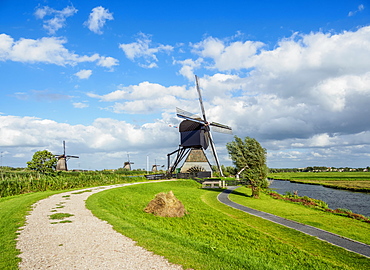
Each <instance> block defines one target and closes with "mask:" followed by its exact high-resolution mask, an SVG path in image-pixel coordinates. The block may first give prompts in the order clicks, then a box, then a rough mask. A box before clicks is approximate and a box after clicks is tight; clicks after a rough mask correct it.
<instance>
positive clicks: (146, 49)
mask: <svg viewBox="0 0 370 270" xmlns="http://www.w3.org/2000/svg"><path fill="white" fill-rule="evenodd" d="M151 43H152V40H151V37H150V36H149V35H146V34H143V33H140V34H139V35H138V38H137V39H136V42H133V43H128V44H120V45H119V48H121V49H122V50H123V52H124V53H125V54H126V57H127V58H128V59H130V60H131V61H134V60H135V59H137V58H142V59H143V60H144V63H139V65H140V66H141V67H145V68H153V67H157V64H156V62H158V59H157V56H156V54H157V53H159V52H167V53H168V52H170V51H172V50H173V47H172V46H170V45H162V44H158V45H156V46H154V47H151Z"/></svg>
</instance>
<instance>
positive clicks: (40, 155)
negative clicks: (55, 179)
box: [27, 150, 57, 173]
mask: <svg viewBox="0 0 370 270" xmlns="http://www.w3.org/2000/svg"><path fill="white" fill-rule="evenodd" d="M56 165H57V159H56V158H55V156H54V155H53V154H52V153H50V152H49V151H48V150H43V151H37V152H35V154H33V157H32V160H31V161H28V162H27V168H28V169H30V170H34V171H37V172H40V173H52V172H54V170H55V168H56Z"/></svg>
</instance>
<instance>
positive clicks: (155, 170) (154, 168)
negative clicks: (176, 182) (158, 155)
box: [152, 159, 164, 172]
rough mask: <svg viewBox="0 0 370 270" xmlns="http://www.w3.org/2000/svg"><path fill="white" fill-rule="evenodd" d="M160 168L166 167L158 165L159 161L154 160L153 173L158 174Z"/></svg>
mask: <svg viewBox="0 0 370 270" xmlns="http://www.w3.org/2000/svg"><path fill="white" fill-rule="evenodd" d="M159 167H164V165H162V166H161V165H159V164H157V160H156V159H155V160H154V165H152V172H157V171H158V168H159Z"/></svg>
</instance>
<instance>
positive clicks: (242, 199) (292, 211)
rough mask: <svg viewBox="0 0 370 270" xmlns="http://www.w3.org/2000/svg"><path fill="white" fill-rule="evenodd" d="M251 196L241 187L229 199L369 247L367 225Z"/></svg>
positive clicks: (287, 203)
mask: <svg viewBox="0 0 370 270" xmlns="http://www.w3.org/2000/svg"><path fill="white" fill-rule="evenodd" d="M251 195H252V193H251V191H250V189H248V188H246V187H241V188H238V189H237V190H236V191H234V192H233V193H232V194H230V197H229V198H230V199H231V200H232V201H234V202H236V203H239V204H242V205H244V206H247V207H251V208H253V209H257V210H260V211H264V212H267V213H271V214H274V215H277V216H279V217H283V218H287V219H291V220H294V221H297V222H301V223H304V224H307V225H311V226H314V227H317V228H320V229H323V230H326V231H329V232H332V233H336V234H339V235H341V236H344V237H348V238H351V239H353V240H356V241H360V242H362V243H366V244H369V245H370V239H369V237H368V236H369V235H370V224H369V223H365V222H362V221H360V220H355V219H350V218H348V217H343V216H337V215H334V214H332V213H328V212H324V211H322V210H319V209H313V208H309V207H306V206H302V205H296V204H294V203H291V202H287V201H282V200H276V199H273V198H272V197H270V196H269V195H266V194H263V193H261V194H260V195H261V196H260V199H258V200H256V199H253V198H251V197H250V196H251Z"/></svg>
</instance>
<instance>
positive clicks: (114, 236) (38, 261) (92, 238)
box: [17, 181, 182, 270]
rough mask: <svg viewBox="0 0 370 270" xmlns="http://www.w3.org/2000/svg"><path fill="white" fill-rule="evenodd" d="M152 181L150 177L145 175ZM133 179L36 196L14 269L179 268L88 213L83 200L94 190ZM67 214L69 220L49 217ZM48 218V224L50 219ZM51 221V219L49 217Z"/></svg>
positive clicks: (21, 237)
mask: <svg viewBox="0 0 370 270" xmlns="http://www.w3.org/2000/svg"><path fill="white" fill-rule="evenodd" d="M151 182H153V181H151ZM132 184H138V183H130V184H121V185H114V186H104V187H96V188H89V189H83V190H80V191H88V192H80V193H78V192H79V191H70V192H65V193H61V194H56V195H53V196H51V197H49V198H47V199H44V200H41V201H39V202H37V203H36V204H35V205H34V206H33V210H32V211H31V213H30V215H29V216H27V221H26V225H25V226H24V227H23V228H21V230H20V235H19V237H18V242H17V248H18V249H19V250H20V251H21V254H20V255H19V257H20V258H21V259H22V262H21V263H20V264H19V268H20V269H63V270H65V269H109V270H113V269H130V270H134V269H161V270H166V269H182V267H181V266H179V265H174V264H170V263H169V262H168V261H167V260H166V259H165V258H164V257H161V256H158V255H155V254H153V253H152V252H149V251H147V250H145V249H143V248H141V247H139V246H137V245H136V244H135V242H134V241H133V240H131V239H130V238H128V237H126V236H123V235H121V234H119V233H118V232H116V231H115V230H113V228H112V226H111V225H109V224H108V223H107V222H105V221H102V220H100V219H98V218H97V217H95V216H93V214H92V213H91V212H90V210H88V209H86V207H85V200H86V199H87V198H88V197H89V196H90V195H92V194H94V193H97V192H99V191H103V190H107V189H111V188H115V187H122V186H127V185H132ZM55 213H68V214H72V215H73V216H70V217H68V218H65V219H64V221H65V220H67V221H71V222H70V223H60V220H52V219H50V215H52V214H55ZM53 222H54V224H53ZM55 222H56V223H55Z"/></svg>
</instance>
